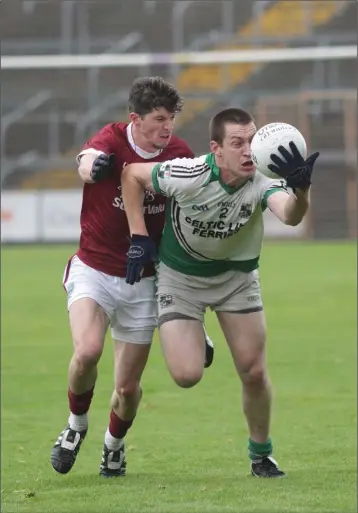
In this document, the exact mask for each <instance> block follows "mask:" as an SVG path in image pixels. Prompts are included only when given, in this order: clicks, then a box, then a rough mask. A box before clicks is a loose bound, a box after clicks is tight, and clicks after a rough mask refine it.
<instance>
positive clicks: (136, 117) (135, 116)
mask: <svg viewBox="0 0 358 513" xmlns="http://www.w3.org/2000/svg"><path fill="white" fill-rule="evenodd" d="M129 119H130V120H131V122H132V123H133V125H138V124H139V121H140V119H141V117H140V115H139V114H137V113H136V112H130V114H129Z"/></svg>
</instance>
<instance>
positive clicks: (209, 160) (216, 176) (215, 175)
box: [205, 153, 251, 194]
mask: <svg viewBox="0 0 358 513" xmlns="http://www.w3.org/2000/svg"><path fill="white" fill-rule="evenodd" d="M205 162H206V164H207V165H208V167H209V168H210V169H211V171H212V174H211V176H210V180H208V183H210V182H216V181H217V182H219V184H220V185H221V187H222V188H223V189H224V191H225V192H227V193H228V194H235V192H236V191H238V190H239V189H241V187H244V186H245V185H246V182H247V181H246V182H244V183H243V184H241V185H238V186H236V187H231V186H230V185H228V184H227V183H224V182H223V181H222V179H221V174H220V168H219V167H218V166H217V165H216V161H215V155H214V154H213V153H208V154H207V156H206V159H205ZM250 179H251V178H248V180H250ZM206 185H207V184H206Z"/></svg>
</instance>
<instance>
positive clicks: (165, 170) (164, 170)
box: [158, 163, 172, 178]
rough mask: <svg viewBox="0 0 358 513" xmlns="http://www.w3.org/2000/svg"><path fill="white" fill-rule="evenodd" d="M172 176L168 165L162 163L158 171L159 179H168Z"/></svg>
mask: <svg viewBox="0 0 358 513" xmlns="http://www.w3.org/2000/svg"><path fill="white" fill-rule="evenodd" d="M171 174H172V167H171V165H170V164H168V163H164V164H162V165H161V166H160V168H159V171H158V176H159V178H170V176H171Z"/></svg>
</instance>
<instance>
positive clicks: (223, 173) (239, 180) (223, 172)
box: [220, 167, 248, 187]
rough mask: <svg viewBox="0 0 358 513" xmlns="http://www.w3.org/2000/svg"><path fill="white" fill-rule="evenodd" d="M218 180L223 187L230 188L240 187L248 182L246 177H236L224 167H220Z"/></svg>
mask: <svg viewBox="0 0 358 513" xmlns="http://www.w3.org/2000/svg"><path fill="white" fill-rule="evenodd" d="M220 179H221V181H222V182H223V183H224V184H225V185H229V186H230V187H240V186H241V185H243V184H244V183H245V182H247V180H248V178H246V177H238V176H236V175H235V174H234V173H233V172H232V171H230V169H227V168H225V167H220Z"/></svg>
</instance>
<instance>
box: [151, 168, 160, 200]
mask: <svg viewBox="0 0 358 513" xmlns="http://www.w3.org/2000/svg"><path fill="white" fill-rule="evenodd" d="M160 166H161V164H155V166H154V167H153V170H152V183H153V189H154V191H155V192H156V193H157V194H163V191H161V190H160V187H159V181H158V170H159V168H160Z"/></svg>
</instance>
